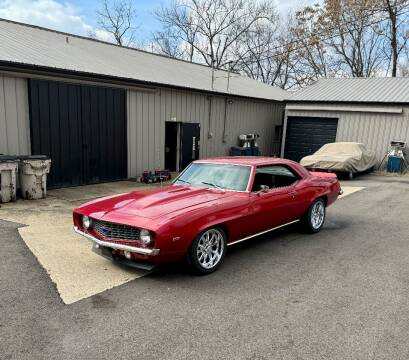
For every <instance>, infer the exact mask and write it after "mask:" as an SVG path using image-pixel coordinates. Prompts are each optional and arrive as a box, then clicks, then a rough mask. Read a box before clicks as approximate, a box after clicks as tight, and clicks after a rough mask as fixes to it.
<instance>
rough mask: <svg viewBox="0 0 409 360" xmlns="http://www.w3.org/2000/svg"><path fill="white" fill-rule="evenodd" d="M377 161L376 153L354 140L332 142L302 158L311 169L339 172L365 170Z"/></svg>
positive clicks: (304, 163) (301, 162) (302, 162)
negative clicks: (353, 141)
mask: <svg viewBox="0 0 409 360" xmlns="http://www.w3.org/2000/svg"><path fill="white" fill-rule="evenodd" d="M375 163H376V157H375V153H374V152H373V151H371V150H367V149H366V147H365V145H363V144H360V143H352V142H338V143H330V144H326V145H324V146H322V147H321V148H320V149H319V150H318V151H317V152H316V153H315V154H313V155H309V156H306V157H304V158H302V159H301V161H300V164H301V165H303V166H304V167H306V168H309V169H322V170H331V171H339V172H353V173H358V172H363V171H366V170H368V169H370V168H372V167H373V166H374V165H375Z"/></svg>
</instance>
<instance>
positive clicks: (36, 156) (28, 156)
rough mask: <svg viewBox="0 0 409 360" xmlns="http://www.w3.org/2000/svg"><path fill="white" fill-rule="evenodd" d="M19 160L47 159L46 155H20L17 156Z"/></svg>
mask: <svg viewBox="0 0 409 360" xmlns="http://www.w3.org/2000/svg"><path fill="white" fill-rule="evenodd" d="M17 158H18V159H19V160H48V159H49V157H48V156H46V155H20V156H18V157H17Z"/></svg>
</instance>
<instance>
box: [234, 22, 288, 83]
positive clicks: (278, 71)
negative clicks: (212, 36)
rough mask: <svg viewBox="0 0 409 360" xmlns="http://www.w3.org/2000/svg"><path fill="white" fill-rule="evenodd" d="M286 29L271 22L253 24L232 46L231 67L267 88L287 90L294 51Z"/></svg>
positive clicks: (277, 23)
mask: <svg viewBox="0 0 409 360" xmlns="http://www.w3.org/2000/svg"><path fill="white" fill-rule="evenodd" d="M289 36H291V33H290V32H289V31H288V27H285V26H284V25H283V24H280V23H279V21H278V19H276V20H275V21H264V22H259V23H257V24H256V25H255V26H254V28H253V29H252V30H251V31H247V32H246V33H245V34H244V36H243V37H242V38H241V39H240V41H238V42H237V44H236V49H235V51H234V52H233V54H234V58H235V60H234V61H233V62H232V64H233V65H232V67H233V68H234V69H235V70H236V71H239V72H241V73H244V74H246V75H247V76H248V77H250V78H253V79H255V80H260V81H262V82H264V83H266V84H269V85H275V86H279V87H281V88H286V89H287V88H290V87H291V86H292V85H293V84H294V72H293V70H294V66H293V65H294V63H295V61H294V60H295V59H294V58H293V56H294V51H293V48H292V46H291V39H290V38H289Z"/></svg>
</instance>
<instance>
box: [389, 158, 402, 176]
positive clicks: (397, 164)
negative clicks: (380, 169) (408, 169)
mask: <svg viewBox="0 0 409 360" xmlns="http://www.w3.org/2000/svg"><path fill="white" fill-rule="evenodd" d="M402 165H403V158H402V157H400V156H394V155H389V157H388V166H387V169H388V172H391V173H401V172H402Z"/></svg>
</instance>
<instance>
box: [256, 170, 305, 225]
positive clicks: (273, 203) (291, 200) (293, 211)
mask: <svg viewBox="0 0 409 360" xmlns="http://www.w3.org/2000/svg"><path fill="white" fill-rule="evenodd" d="M301 180H302V179H301V177H300V176H299V175H298V174H297V173H296V172H295V171H294V170H293V169H290V168H289V167H288V166H286V165H283V164H275V165H269V166H262V167H257V169H256V173H255V177H254V182H253V188H252V192H251V195H250V207H251V212H252V219H253V223H254V231H255V232H262V231H265V230H268V229H272V228H275V227H277V226H280V225H283V224H286V223H288V222H291V221H293V220H296V219H297V218H298V217H299V211H298V205H299V204H298V202H299V199H300V198H299V189H300V185H302V184H301V182H302V181H301ZM263 185H264V186H267V187H268V190H267V189H265V190H262V187H263Z"/></svg>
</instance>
